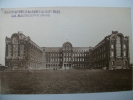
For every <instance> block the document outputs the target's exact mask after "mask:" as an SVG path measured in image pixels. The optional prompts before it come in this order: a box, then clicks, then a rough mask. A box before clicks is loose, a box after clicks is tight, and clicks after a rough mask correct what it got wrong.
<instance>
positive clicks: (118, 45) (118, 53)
mask: <svg viewBox="0 0 133 100" xmlns="http://www.w3.org/2000/svg"><path fill="white" fill-rule="evenodd" d="M116 56H117V57H121V38H120V37H119V36H117V39H116Z"/></svg>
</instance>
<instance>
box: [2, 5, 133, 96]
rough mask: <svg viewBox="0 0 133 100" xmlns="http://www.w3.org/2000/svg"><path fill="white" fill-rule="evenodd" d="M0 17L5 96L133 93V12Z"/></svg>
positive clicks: (12, 12) (49, 10) (12, 11)
mask: <svg viewBox="0 0 133 100" xmlns="http://www.w3.org/2000/svg"><path fill="white" fill-rule="evenodd" d="M1 18H2V20H1V31H0V45H1V46H0V49H1V52H0V93H1V94H71V93H73V94H75V93H99V92H116V91H130V90H132V66H133V62H132V61H133V56H132V43H131V42H132V38H131V33H132V27H131V9H130V8H115V7H114V8H113V7H112V8H111V7H42V8H37V7H36V8H3V9H1Z"/></svg>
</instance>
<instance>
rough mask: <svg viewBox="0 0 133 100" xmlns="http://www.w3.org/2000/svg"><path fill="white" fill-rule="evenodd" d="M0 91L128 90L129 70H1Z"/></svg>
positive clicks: (81, 91)
mask: <svg viewBox="0 0 133 100" xmlns="http://www.w3.org/2000/svg"><path fill="white" fill-rule="evenodd" d="M0 75H1V93H2V94H63V93H94V92H111V91H126V90H132V70H113V71H111V70H44V71H30V72H29V71H10V72H9V71H8V72H6V71H3V72H0Z"/></svg>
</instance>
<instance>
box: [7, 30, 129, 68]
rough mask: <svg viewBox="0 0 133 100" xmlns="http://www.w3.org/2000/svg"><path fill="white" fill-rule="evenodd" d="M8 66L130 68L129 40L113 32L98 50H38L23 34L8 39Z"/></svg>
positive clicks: (75, 48) (70, 47)
mask: <svg viewBox="0 0 133 100" xmlns="http://www.w3.org/2000/svg"><path fill="white" fill-rule="evenodd" d="M5 51H6V52H5V53H6V54H5V65H6V66H8V69H12V70H28V69H33V70H41V69H52V70H59V69H62V70H63V69H72V68H76V69H91V68H95V69H102V68H107V69H110V70H112V69H127V68H129V64H130V62H129V61H130V55H129V37H127V36H126V37H124V36H123V34H122V33H118V32H117V31H113V32H112V34H111V35H109V36H106V37H105V38H104V39H103V40H102V41H101V42H100V43H98V44H97V45H96V46H95V47H73V46H72V44H71V43H70V42H65V43H64V44H63V45H62V47H39V46H38V45H37V44H35V43H34V42H33V41H32V40H31V39H30V37H29V36H25V35H24V34H23V33H22V32H18V33H14V34H13V35H12V36H11V38H8V37H6V50H5Z"/></svg>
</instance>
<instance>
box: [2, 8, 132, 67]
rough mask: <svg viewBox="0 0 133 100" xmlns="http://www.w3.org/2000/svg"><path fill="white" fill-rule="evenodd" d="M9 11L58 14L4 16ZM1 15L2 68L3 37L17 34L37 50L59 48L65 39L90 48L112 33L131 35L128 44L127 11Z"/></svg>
mask: <svg viewBox="0 0 133 100" xmlns="http://www.w3.org/2000/svg"><path fill="white" fill-rule="evenodd" d="M12 10H13V11H16V10H40V11H42V10H43V11H44V10H45V11H46V10H51V11H53V10H58V11H60V13H45V14H49V16H44V17H11V16H12V15H11V14H5V11H12ZM1 15H2V21H1V32H0V35H1V36H0V37H1V40H0V42H1V44H0V45H1V46H0V48H1V56H0V63H2V64H4V65H5V37H6V36H7V37H11V35H12V34H13V33H17V32H18V31H23V34H25V35H26V36H30V38H31V40H33V41H34V42H35V43H36V44H37V45H39V46H40V47H61V46H62V45H63V43H64V42H66V41H67V40H68V41H69V42H71V43H72V45H73V47H89V46H92V47H93V46H95V45H96V44H97V43H99V42H100V41H101V40H102V39H103V38H104V37H105V36H107V35H110V34H111V32H112V31H118V32H120V33H123V34H124V36H130V43H131V31H132V30H131V13H130V8H102V7H101V8H94V7H93V8H86V7H84V8H83V7H81V8H75V7H73V8H70V7H69V8H61V7H60V8H21V9H20V8H19V9H2V13H1ZM16 15H17V14H16ZM39 16H40V14H39ZM130 46H131V44H130ZM131 59H132V57H131Z"/></svg>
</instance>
